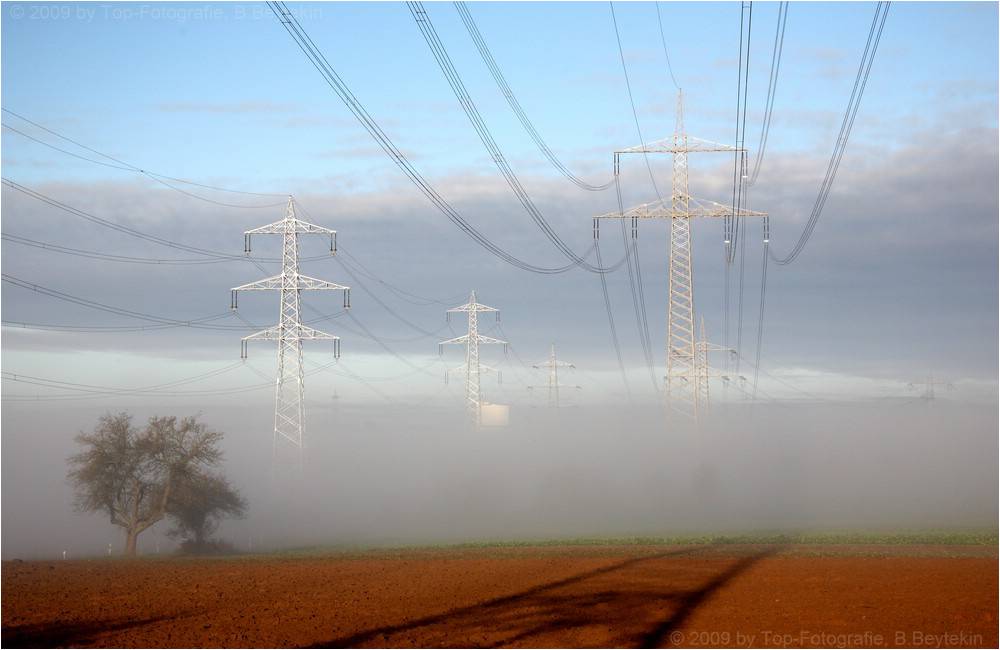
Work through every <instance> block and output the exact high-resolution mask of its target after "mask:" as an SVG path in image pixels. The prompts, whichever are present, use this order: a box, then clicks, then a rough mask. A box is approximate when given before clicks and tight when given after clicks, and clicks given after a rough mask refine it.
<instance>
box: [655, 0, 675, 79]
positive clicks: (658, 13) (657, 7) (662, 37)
mask: <svg viewBox="0 0 1000 650" xmlns="http://www.w3.org/2000/svg"><path fill="white" fill-rule="evenodd" d="M653 4H654V5H655V6H656V24H658V25H659V26H660V43H662V44H663V56H664V57H666V59H667V70H668V71H669V72H670V81H672V82H673V83H674V88H676V89H677V90H680V89H681V87H680V86H679V85H677V78H676V77H674V67H673V66H672V65H670V54H668V53H667V39H666V37H665V36H664V35H663V20H662V19H661V18H660V3H659V2H655V3H653Z"/></svg>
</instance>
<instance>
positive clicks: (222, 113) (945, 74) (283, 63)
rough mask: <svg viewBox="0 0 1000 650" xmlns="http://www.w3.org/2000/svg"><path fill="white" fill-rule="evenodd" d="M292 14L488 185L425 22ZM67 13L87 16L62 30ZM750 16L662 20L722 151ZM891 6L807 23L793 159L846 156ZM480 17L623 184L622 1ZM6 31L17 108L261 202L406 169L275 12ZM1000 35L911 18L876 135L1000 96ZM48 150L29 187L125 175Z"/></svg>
mask: <svg viewBox="0 0 1000 650" xmlns="http://www.w3.org/2000/svg"><path fill="white" fill-rule="evenodd" d="M291 6H292V7H293V8H299V9H301V11H302V12H303V13H302V20H303V23H304V25H305V26H306V27H307V29H308V30H309V31H310V34H311V35H312V36H313V38H314V39H315V40H316V42H317V43H318V44H319V45H320V46H321V47H322V48H323V50H324V52H325V53H326V55H327V57H328V58H329V60H330V61H331V62H332V63H333V64H334V65H335V66H336V68H337V69H338V71H339V72H340V74H341V75H342V76H343V77H344V79H345V81H346V82H347V83H348V84H349V85H350V86H351V87H352V88H353V90H354V91H355V93H356V94H357V95H358V97H359V98H361V99H362V101H363V102H364V103H365V105H366V106H367V107H368V109H369V111H370V112H371V113H372V114H373V115H374V116H375V117H376V119H378V120H379V121H380V122H381V123H382V124H383V126H384V127H385V128H386V129H387V130H388V132H389V133H390V135H391V137H393V138H394V139H395V140H396V141H397V143H398V144H400V145H401V146H402V147H403V148H404V150H407V151H412V152H413V153H414V154H415V155H416V156H417V160H418V161H419V163H420V166H421V168H422V169H425V170H427V172H428V173H433V174H442V173H447V172H450V171H456V170H463V171H468V170H469V169H470V166H472V168H473V169H477V170H479V169H481V170H482V171H484V172H489V171H490V169H489V165H488V164H484V160H483V155H482V149H481V147H480V146H479V143H478V142H477V141H476V140H475V136H474V134H473V133H472V131H471V129H470V128H469V126H468V124H467V122H466V121H465V119H464V117H462V116H461V114H460V112H459V111H458V106H457V104H456V103H455V101H454V98H453V97H452V96H451V94H450V90H449V89H448V87H447V86H446V84H445V82H444V79H443V77H442V76H441V74H440V72H439V71H438V69H437V67H436V66H435V65H434V62H433V59H432V58H431V57H430V53H429V52H428V50H427V48H426V46H425V44H424V43H423V41H422V39H421V37H420V35H419V32H418V31H417V30H416V29H415V27H414V25H413V19H412V18H411V16H410V14H409V11H407V10H406V8H405V6H403V5H400V4H396V3H370V4H357V3H336V4H323V5H308V6H307V5H301V6H300V5H295V4H292V5H291ZM63 8H65V9H66V10H67V11H68V13H69V14H70V15H69V17H66V18H62V17H61V14H62V9H63ZM428 9H429V11H430V12H431V16H432V18H433V20H434V21H435V24H436V26H437V29H438V31H439V33H440V34H441V36H442V38H443V39H444V41H445V44H446V46H447V47H448V48H449V52H450V54H451V56H452V59H453V60H454V61H455V62H456V65H457V66H458V69H459V71H460V73H461V74H462V75H463V79H464V81H465V83H466V84H467V86H468V87H469V89H470V91H471V92H472V94H473V97H474V99H475V100H476V102H477V103H478V104H479V106H480V108H481V110H482V111H483V113H484V114H485V115H487V116H489V119H490V126H491V128H492V129H493V130H494V132H495V134H496V136H497V139H498V141H500V142H501V143H502V144H503V146H504V147H505V150H506V151H507V152H508V154H509V155H510V156H512V157H513V158H515V159H517V160H519V161H520V160H524V161H525V164H527V165H531V166H532V167H530V168H528V169H525V168H524V167H522V168H521V169H522V170H524V171H533V170H534V169H537V170H538V171H539V172H545V171H546V170H545V168H544V167H542V164H541V162H540V161H538V157H537V155H535V152H534V151H533V148H532V145H531V143H530V141H529V140H528V139H527V137H526V136H525V134H524V133H523V132H522V131H521V130H520V126H519V125H518V124H517V123H516V121H515V120H514V119H513V116H512V115H511V114H510V111H509V110H507V107H506V105H505V104H504V102H503V99H502V97H501V96H500V94H499V93H498V92H497V90H496V87H495V86H494V84H493V81H492V79H491V78H490V77H489V75H488V74H486V73H485V72H486V71H485V68H484V66H483V65H482V62H481V61H480V59H479V57H478V55H477V54H476V52H475V50H474V48H473V46H472V42H471V40H470V39H469V37H468V35H467V34H466V33H465V31H464V29H463V28H462V25H461V22H460V21H459V19H458V15H457V13H456V12H455V11H454V9H453V7H452V6H451V4H450V3H431V4H429V5H428ZM754 9H755V10H754V34H753V39H752V46H753V52H752V55H751V63H752V66H753V69H752V72H751V93H752V96H753V97H754V98H755V99H757V100H758V101H757V102H755V103H754V104H753V105H754V107H755V108H754V110H755V112H758V113H759V111H760V107H761V105H762V99H763V96H764V93H765V91H766V83H767V74H768V68H769V64H770V52H771V45H772V42H773V36H774V23H775V18H776V12H777V4H776V3H757V4H756V5H755V8H754ZM738 10H739V7H738V5H735V6H734V5H730V4H727V3H698V4H688V3H683V4H674V3H664V4H662V5H661V13H662V17H663V21H664V29H665V34H666V38H667V45H668V48H669V51H670V52H671V57H672V59H673V64H674V68H675V70H676V76H677V78H678V81H679V82H680V84H681V85H682V86H684V87H686V88H687V91H688V102H689V107H688V128H689V131H690V132H691V133H695V134H701V135H702V136H703V137H706V138H710V139H716V140H726V141H728V140H730V139H732V137H733V126H732V118H733V114H734V110H735V104H734V95H735V82H736V79H735V74H736V65H735V61H733V59H734V58H735V56H736V54H737V49H736V46H735V43H733V42H732V41H733V39H734V37H736V36H737V35H738V31H737V29H738V22H737V21H738V16H737V17H735V18H734V12H736V13H737V14H738ZM872 10H873V5H871V4H869V3H843V4H836V3H810V4H804V5H799V4H796V5H793V6H792V7H791V9H790V11H789V19H788V30H787V33H786V42H785V56H784V60H783V65H782V75H781V81H780V91H779V99H780V101H779V102H778V117H779V118H780V121H779V124H780V127H781V128H775V130H774V132H773V134H772V138H773V139H772V140H771V143H772V144H773V145H774V147H775V148H776V149H778V148H781V149H786V150H802V151H810V152H812V151H819V152H822V151H826V150H828V149H829V147H830V133H831V131H833V130H834V129H835V128H836V126H837V115H838V114H839V113H840V112H841V111H842V110H843V107H844V105H845V104H846V97H847V95H848V93H849V91H850V85H851V84H852V83H853V73H854V69H855V67H856V66H857V63H858V60H859V57H860V52H861V49H862V47H863V44H864V39H865V37H866V34H867V28H868V25H869V24H870V22H871V15H872ZM472 11H473V14H474V16H475V17H476V19H477V21H478V22H479V25H480V29H481V30H482V32H483V34H484V36H485V38H486V39H487V40H488V42H489V43H490V45H491V47H492V49H493V52H494V56H495V57H496V59H497V61H498V62H499V63H500V65H501V66H502V68H503V70H504V71H505V74H506V75H507V77H508V81H509V82H510V84H511V86H512V87H513V88H514V89H515V91H516V92H517V94H518V96H519V98H520V99H521V101H522V104H523V105H524V107H525V109H526V110H527V111H528V113H529V114H530V115H531V117H532V119H533V120H534V121H535V123H536V125H537V126H538V128H539V130H540V131H541V132H542V133H543V135H544V137H545V138H546V139H547V140H548V142H549V143H550V145H551V146H552V147H553V149H554V150H555V151H557V152H558V153H560V154H562V155H565V156H569V157H571V159H573V160H580V161H582V162H585V163H586V164H587V165H588V166H595V168H596V170H597V171H600V172H602V173H603V172H604V170H605V169H606V165H607V164H608V158H609V156H607V155H606V154H604V153H602V151H603V150H604V149H605V148H606V147H607V146H608V145H624V144H630V143H632V142H633V141H634V140H635V139H636V138H635V135H634V130H633V127H632V125H631V121H630V119H629V118H630V113H629V107H628V104H627V96H626V94H625V88H624V84H623V79H622V74H621V68H620V64H619V61H618V55H617V46H616V43H615V38H614V32H613V29H612V24H611V20H610V12H609V8H608V4H607V3H601V2H595V3H512V4H499V3H475V4H474V5H473V6H472ZM616 11H617V15H618V20H619V24H620V29H621V33H622V38H623V41H624V46H625V50H626V57H627V60H628V63H629V72H630V75H631V77H632V82H633V89H634V93H635V97H636V102H637V105H638V107H639V110H640V115H641V118H642V120H641V121H642V126H643V129H644V133H645V134H648V135H647V137H648V138H653V137H662V136H664V135H666V134H668V133H669V132H670V131H671V129H672V121H673V106H674V97H673V96H674V91H673V88H672V87H671V84H670V81H669V78H668V77H667V75H666V71H665V66H664V59H663V54H662V49H661V45H660V38H659V30H658V27H657V23H656V15H655V8H654V6H653V5H652V4H650V3H620V4H619V5H618V6H617V9H616ZM12 12H18V13H19V14H23V15H22V16H21V17H15V14H14V13H12ZM53 14H55V16H56V17H52V16H53ZM4 18H5V20H4V21H3V37H4V38H3V54H4V57H3V73H4V84H3V104H4V106H5V107H7V108H10V109H12V110H15V111H17V112H20V113H23V114H25V115H27V116H31V117H32V118H33V119H36V120H37V121H41V122H43V123H45V124H47V125H49V126H52V127H53V128H56V129H61V130H63V131H68V132H69V133H70V134H72V135H76V136H79V137H81V138H83V139H84V140H85V141H86V142H88V143H90V144H92V145H93V146H96V147H97V148H103V149H108V150H110V151H111V152H113V153H116V154H118V155H121V156H122V157H124V158H126V159H135V160H138V161H140V162H141V163H142V164H143V165H145V166H148V167H149V168H151V169H157V170H165V171H167V172H168V173H171V172H172V173H175V174H178V175H187V176H190V177H193V178H197V179H206V178H207V179H212V178H219V179H233V180H234V181H236V182H237V183H238V184H239V185H240V186H241V187H246V188H249V189H257V188H267V189H272V188H273V189H274V191H286V188H289V186H291V189H292V190H304V189H306V188H307V187H310V186H311V185H312V184H316V183H320V182H322V179H323V178H324V177H327V176H330V175H336V176H339V177H346V178H350V182H352V183H365V182H366V181H365V180H364V179H363V178H362V177H364V176H365V175H366V174H372V173H374V174H377V175H381V174H384V173H386V172H388V173H390V174H391V173H392V170H391V169H387V168H386V166H385V165H384V162H385V161H384V160H383V159H381V154H378V155H376V154H375V152H374V151H372V152H371V155H368V156H364V155H358V154H359V153H362V152H363V151H364V150H369V149H373V147H372V146H371V143H370V142H369V141H368V140H367V136H366V135H365V134H364V133H363V132H361V131H360V129H359V128H358V126H357V125H356V124H355V123H354V122H353V119H352V118H351V117H350V115H349V114H348V113H347V111H346V110H345V109H344V107H343V106H342V105H341V104H340V103H339V101H338V100H337V98H336V97H335V96H334V95H333V94H332V92H331V91H330V90H329V88H327V87H326V86H325V84H323V83H322V81H321V80H320V78H319V76H318V75H317V73H316V72H315V70H313V69H312V67H311V66H309V65H308V64H306V62H305V60H304V58H303V56H302V54H301V53H300V52H299V51H298V49H297V48H296V47H295V45H294V44H293V43H292V41H291V40H290V39H289V38H288V37H287V35H286V34H285V33H284V30H283V29H282V28H281V26H280V24H278V22H277V21H276V20H275V19H274V17H273V15H272V14H271V12H270V11H269V10H268V9H267V8H266V7H264V6H263V5H252V4H250V5H248V4H239V3H237V4H232V5H212V4H189V5H182V4H162V5H143V4H141V3H124V4H118V5H85V4H80V5H59V4H56V5H34V4H16V5H15V4H11V3H8V4H5V5H4ZM996 22H997V7H996V5H995V4H993V3H970V4H961V3H958V4H950V3H948V4H945V3H919V4H913V3H897V4H895V5H893V8H892V11H891V17H890V21H889V23H888V28H887V31H886V34H885V37H884V40H883V43H882V45H881V50H880V55H879V60H878V65H877V66H876V68H875V70H874V73H873V74H874V79H873V81H872V83H871V88H870V90H869V92H868V94H867V95H866V97H865V102H864V111H863V113H862V120H863V122H862V124H861V125H859V128H858V131H857V132H856V136H857V139H858V140H859V141H863V140H866V139H869V140H872V139H876V138H877V139H878V140H880V142H879V144H881V145H883V146H886V147H890V148H892V147H899V146H901V145H903V144H904V143H905V140H903V139H902V138H901V137H900V136H901V135H902V134H899V133H898V132H897V133H893V132H891V131H890V132H885V129H882V128H878V127H880V126H881V125H880V124H873V123H872V122H873V121H874V118H875V117H876V116H877V117H878V118H879V119H880V120H883V121H889V122H891V121H894V120H898V119H923V120H926V121H928V122H930V121H932V120H934V119H935V118H936V117H938V116H942V115H943V114H945V113H946V112H947V111H949V110H956V109H960V108H961V107H963V106H964V105H965V104H967V103H968V102H970V101H973V100H976V99H979V100H987V101H988V100H990V99H991V98H992V99H994V100H995V93H996V78H997V58H996V57H995V56H992V54H993V53H995V51H996V47H997V34H996ZM791 107H794V109H792V108H791ZM789 118H792V119H789ZM994 126H995V116H994ZM6 135H9V134H6ZM753 139H754V138H751V140H753ZM49 153H50V152H47V151H45V150H44V149H39V148H38V147H37V146H36V145H28V144H24V143H23V142H21V141H20V140H19V139H18V138H17V137H16V136H15V137H9V138H7V139H6V140H5V148H4V156H5V158H6V159H7V171H8V172H10V173H11V174H13V173H15V172H16V173H17V175H18V177H20V178H22V179H24V180H26V181H28V180H32V181H34V180H48V179H53V178H59V179H66V178H73V177H78V178H86V179H94V178H105V177H107V170H104V169H102V168H99V167H94V166H88V165H86V164H84V163H81V164H76V163H72V162H71V161H68V160H65V159H64V160H58V159H57V160H55V161H53V160H52V156H51V155H49ZM11 160H13V162H10V161H11ZM22 161H23V162H22ZM33 163H34V165H33ZM42 163H54V164H57V165H58V168H57V169H45V168H44V167H41V164H42ZM35 165H38V166H35ZM368 182H370V181H368Z"/></svg>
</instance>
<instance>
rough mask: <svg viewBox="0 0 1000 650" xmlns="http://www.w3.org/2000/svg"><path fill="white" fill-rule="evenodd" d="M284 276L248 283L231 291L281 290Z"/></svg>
mask: <svg viewBox="0 0 1000 650" xmlns="http://www.w3.org/2000/svg"><path fill="white" fill-rule="evenodd" d="M283 277H284V276H282V275H273V276H271V277H269V278H264V279H263V280H256V281H254V282H248V283H246V284H243V285H240V286H238V287H233V288H232V289H231V291H268V290H273V289H280V288H281V281H282V278H283Z"/></svg>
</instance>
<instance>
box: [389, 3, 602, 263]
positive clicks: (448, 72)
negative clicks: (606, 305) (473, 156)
mask: <svg viewBox="0 0 1000 650" xmlns="http://www.w3.org/2000/svg"><path fill="white" fill-rule="evenodd" d="M407 7H409V9H410V13H411V14H412V15H413V19H414V22H416V24H417V28H418V29H419V30H420V33H421V34H422V35H423V37H424V40H425V41H426V43H427V46H428V48H429V49H430V50H431V53H432V54H433V55H434V59H435V61H436V62H437V64H438V67H439V68H440V69H441V72H442V74H444V76H445V79H446V80H447V81H448V85H449V86H451V89H452V91H453V92H454V94H455V98H456V99H457V100H458V103H459V104H460V105H461V106H462V110H463V111H464V112H465V115H466V117H468V118H469V122H470V123H471V124H472V127H473V129H475V131H476V134H477V135H478V136H479V140H480V141H481V142H482V143H483V146H484V147H485V148H486V150H487V151H488V152H489V154H490V157H491V158H492V159H493V162H494V163H495V164H496V166H497V169H498V170H499V171H500V173H501V175H503V177H504V180H506V181H507V185H508V186H509V187H510V189H511V191H512V192H513V193H514V195H515V196H516V197H517V199H518V202H520V204H521V206H522V207H523V208H524V210H525V212H527V213H528V215H529V216H530V217H531V219H532V221H534V222H535V225H536V226H538V229H539V230H541V231H542V234H544V235H545V237H546V238H547V239H548V240H549V241H550V242H551V243H552V245H553V246H555V247H556V249H557V250H558V251H559V252H560V253H561V254H562V255H564V256H565V257H566V258H567V259H568V260H570V261H571V262H572V263H573V264H574V265H577V266H579V267H580V268H582V269H584V270H587V271H590V272H598V273H599V272H606V269H601V268H598V267H595V266H594V265H592V264H591V263H590V262H588V261H587V260H586V257H587V256H588V255H589V253H590V251H587V253H586V254H585V255H584V256H583V257H581V256H579V255H577V254H576V252H575V251H573V249H572V248H570V246H569V245H568V244H566V242H564V241H563V240H562V238H561V237H560V236H559V234H558V233H557V232H556V231H555V229H554V228H553V227H552V225H551V224H549V222H548V220H546V218H545V216H544V215H543V214H542V213H541V211H540V210H539V209H538V207H537V206H536V205H535V203H534V201H532V199H531V196H530V195H529V194H528V192H527V190H525V189H524V186H523V185H522V184H521V181H520V179H518V177H517V175H516V174H515V173H514V170H513V169H512V168H511V166H510V164H509V162H508V161H507V158H506V156H505V155H504V153H503V151H502V150H501V149H500V146H499V145H498V144H497V142H496V140H495V139H494V137H493V134H492V133H491V132H490V129H489V127H488V126H487V124H486V121H485V120H484V119H483V117H482V115H481V114H480V112H479V109H478V108H477V107H476V104H475V102H474V101H473V99H472V95H471V94H470V93H469V91H468V89H467V88H466V87H465V83H464V82H463V81H462V77H461V75H459V73H458V70H456V69H455V65H454V64H453V63H452V60H451V57H450V56H449V55H448V51H447V49H446V48H445V46H444V43H443V42H442V41H441V39H440V37H439V36H438V34H437V30H436V29H435V28H434V23H433V22H432V21H431V18H430V16H429V15H428V13H427V11H426V10H425V9H424V7H423V4H422V3H421V2H413V1H411V2H407Z"/></svg>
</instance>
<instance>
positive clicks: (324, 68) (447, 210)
mask: <svg viewBox="0 0 1000 650" xmlns="http://www.w3.org/2000/svg"><path fill="white" fill-rule="evenodd" d="M268 7H270V8H271V11H272V12H274V15H275V16H276V17H277V18H278V20H279V21H280V22H281V24H282V26H283V27H284V28H285V31H286V32H288V35H289V36H291V37H292V40H294V41H295V44H296V45H298V47H299V49H301V50H302V52H303V54H305V55H306V57H307V58H308V59H309V62H310V63H311V64H312V65H313V67H315V68H316V70H317V72H319V73H320V75H321V76H322V77H323V80H324V81H325V82H326V83H327V84H328V85H329V86H330V88H331V89H333V91H334V92H335V93H336V94H337V96H338V97H339V98H340V100H341V101H342V102H343V103H344V105H345V106H346V107H347V108H348V110H350V111H351V113H352V114H353V115H354V117H355V119H357V120H358V122H359V123H360V124H361V125H362V126H363V127H364V128H365V130H366V131H367V132H368V134H369V135H370V136H371V137H372V138H373V139H374V140H375V142H376V143H377V144H378V145H379V147H380V148H381V149H382V150H383V151H384V152H385V154H386V155H387V156H389V158H391V159H392V160H393V162H394V163H395V164H396V165H397V166H398V167H399V168H400V170H401V171H402V172H403V174H404V175H405V176H406V177H407V178H408V179H409V180H410V182H412V183H413V184H414V185H415V186H416V187H417V189H418V190H420V192H421V193H422V194H423V195H424V196H425V197H426V198H427V200H429V201H430V202H431V203H432V204H433V205H434V207H436V208H437V209H438V210H440V211H441V212H442V213H443V214H444V215H445V216H446V217H448V219H449V220H450V221H451V222H452V223H453V224H455V225H456V226H457V227H458V228H459V229H460V230H462V232H464V233H465V234H466V235H468V236H469V237H470V238H472V239H473V241H475V242H476V243H477V244H479V245H480V246H482V247H483V248H485V249H486V250H487V251H489V252H490V253H491V254H492V255H495V256H496V257H498V258H499V259H501V260H503V261H504V262H507V263H508V264H510V265H512V266H514V267H517V268H520V269H522V270H525V271H530V272H532V273H540V274H556V273H565V272H566V271H569V270H570V269H572V268H573V267H574V266H576V264H575V263H573V262H570V263H569V264H566V265H565V266H559V267H545V266H539V265H535V264H531V263H529V262H526V261H524V260H522V259H520V258H518V257H516V256H515V255H513V254H511V253H509V252H507V251H506V250H504V249H503V248H501V247H500V246H498V245H497V244H495V243H494V242H492V241H491V240H490V239H489V238H487V237H486V236H485V235H483V234H482V233H481V232H479V230H477V229H476V228H474V227H473V226H472V225H471V224H470V223H469V222H468V221H466V219H465V218H464V217H463V216H462V215H461V214H460V213H459V212H458V211H457V210H456V209H455V208H454V207H453V206H452V205H451V204H450V203H448V202H447V201H446V200H445V199H444V198H443V197H442V196H441V194H440V193H438V191H437V190H436V189H434V187H433V186H431V185H430V183H428V182H427V180H426V179H425V178H424V177H423V176H422V175H421V174H420V172H419V171H417V169H416V168H415V167H414V166H413V164H412V163H411V162H410V161H409V159H408V158H407V157H406V156H405V155H404V154H403V152H402V151H400V150H399V148H398V147H397V146H396V145H395V144H394V143H393V142H392V140H391V139H390V138H389V136H388V135H386V133H385V131H383V130H382V127H381V126H379V124H378V123H377V122H376V121H375V120H374V119H373V118H372V117H371V115H369V114H368V111H367V110H366V109H365V108H364V106H363V105H362V104H361V103H360V102H359V101H358V99H357V97H355V96H354V93H352V92H351V90H350V88H348V87H347V85H346V84H345V83H344V81H343V80H342V79H341V78H340V76H339V75H338V74H337V72H336V70H334V69H333V67H332V66H331V65H330V62H329V61H328V60H327V59H326V57H325V56H324V55H323V53H322V52H321V51H320V50H319V49H318V48H317V47H316V44H315V43H314V42H313V41H312V39H311V38H310V37H309V35H308V34H307V33H306V32H305V30H304V29H303V28H302V25H301V24H300V23H299V22H298V20H297V19H296V18H295V16H294V15H292V13H291V11H290V10H289V9H288V7H287V6H286V5H285V3H284V2H268Z"/></svg>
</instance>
